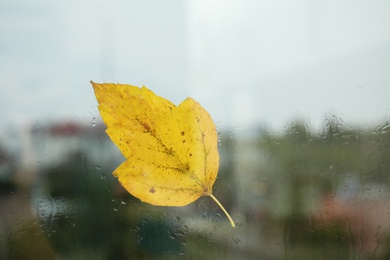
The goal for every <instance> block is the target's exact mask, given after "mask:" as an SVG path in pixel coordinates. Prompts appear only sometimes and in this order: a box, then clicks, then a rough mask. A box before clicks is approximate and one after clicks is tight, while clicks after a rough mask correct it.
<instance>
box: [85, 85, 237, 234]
mask: <svg viewBox="0 0 390 260" xmlns="http://www.w3.org/2000/svg"><path fill="white" fill-rule="evenodd" d="M91 84H92V86H93V88H94V91H95V96H96V99H97V101H98V103H99V111H100V114H101V116H102V118H103V121H104V122H105V124H106V126H107V130H106V132H107V134H108V135H109V136H110V138H111V140H112V141H113V142H114V143H115V144H116V145H117V146H118V148H119V149H120V151H121V152H122V154H123V155H124V156H125V158H126V161H125V162H123V163H122V164H121V165H120V166H119V167H118V168H117V169H116V170H115V171H114V172H113V174H114V176H116V177H117V178H118V180H119V182H120V183H121V184H122V186H123V187H124V188H125V189H126V190H127V191H128V192H130V193H131V194H132V195H133V196H135V197H137V198H139V199H140V200H141V201H143V202H147V203H150V204H153V205H158V206H185V205H187V204H190V203H192V202H194V201H195V200H197V199H198V198H199V197H201V196H210V197H211V198H212V199H213V200H214V201H215V202H216V203H217V204H218V205H219V207H221V209H222V210H223V211H224V213H225V214H226V216H227V217H228V219H229V221H230V223H231V225H232V226H233V227H234V226H235V224H234V222H233V220H232V219H231V217H230V216H229V214H228V213H227V211H226V210H225V209H224V207H223V206H222V205H221V203H220V202H219V201H218V200H217V199H216V198H215V197H214V195H213V194H212V186H213V184H214V182H215V179H216V178H217V174H218V166H219V154H218V149H217V148H218V140H217V138H218V137H217V132H216V128H215V125H214V123H213V121H212V119H211V117H210V115H209V113H208V112H207V111H206V110H205V109H203V108H202V107H201V106H200V104H199V103H198V102H196V101H194V100H193V99H192V98H187V99H186V100H184V101H183V102H182V103H181V104H180V105H178V106H176V105H174V104H173V103H171V102H170V101H169V100H166V99H164V98H162V97H159V96H157V95H156V94H154V93H153V92H152V91H150V90H149V89H147V88H146V87H142V88H139V87H136V86H131V85H125V84H113V83H103V84H98V83H94V82H92V81H91Z"/></svg>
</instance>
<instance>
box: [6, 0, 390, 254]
mask: <svg viewBox="0 0 390 260" xmlns="http://www.w3.org/2000/svg"><path fill="white" fill-rule="evenodd" d="M389 13H390V2H388V1H375V2H372V1H371V2H370V1H341V2H340V1H320V0H318V1H308V0H298V1H294V2H291V1H282V0H278V1H250V0H248V1H237V0H210V1H196V0H189V1H173V0H164V1H161V0H145V1H121V0H115V1H107V0H98V1H92V0H85V1H63V2H57V1H49V0H33V1H23V0H12V1H11V0H3V1H1V2H0V79H1V83H0V90H1V91H0V259H176V258H180V259H210V258H213V259H389V258H390V249H389V248H390V102H389V97H390V73H389V71H390V33H389V30H388V28H389V25H390V17H389V15H388V14H389ZM90 80H93V81H95V82H118V83H128V84H132V85H138V86H142V85H145V86H147V87H148V88H150V89H151V90H153V91H154V92H155V93H156V94H158V95H160V96H163V97H165V98H167V99H169V100H171V101H172V102H174V103H175V104H179V103H180V102H181V101H183V100H184V99H185V98H186V97H187V96H191V97H193V98H194V99H196V100H198V101H199V102H200V104H201V105H202V106H203V107H204V108H205V109H206V110H208V111H209V113H210V114H211V116H212V118H213V119H214V121H215V123H216V126H217V129H218V132H219V136H220V139H219V142H220V143H219V149H220V155H221V163H220V171H219V175H218V179H217V181H216V183H215V185H214V195H215V196H216V197H217V198H218V199H219V200H220V201H221V203H222V204H223V205H224V206H225V207H226V209H227V210H228V211H229V212H230V213H231V215H232V217H233V219H234V220H235V222H236V224H237V227H236V228H235V229H232V228H231V227H230V225H229V222H228V220H227V219H226V217H225V215H224V214H223V212H221V210H220V209H219V208H218V206H217V205H216V204H215V203H214V202H213V201H212V200H211V199H210V198H200V199H199V200H197V201H196V202H195V203H193V204H191V205H188V206H185V207H179V208H176V207H156V206H151V205H148V204H145V203H142V202H140V201H139V200H138V199H136V198H134V197H132V196H131V195H129V194H128V193H127V192H126V191H125V190H124V189H123V188H122V187H121V186H120V184H119V183H118V181H117V180H116V179H115V178H114V177H113V176H112V174H111V173H112V172H113V170H114V169H115V168H116V167H117V166H119V165H120V164H121V163H122V162H123V161H124V158H123V157H122V155H121V153H120V152H119V151H118V149H117V148H116V147H115V145H114V144H113V143H112V142H111V141H110V139H109V138H108V137H107V135H106V134H105V126H104V124H103V123H102V121H101V119H100V115H99V113H98V110H97V103H96V100H95V97H94V94H93V90H92V87H91V86H90V84H89V81H90Z"/></svg>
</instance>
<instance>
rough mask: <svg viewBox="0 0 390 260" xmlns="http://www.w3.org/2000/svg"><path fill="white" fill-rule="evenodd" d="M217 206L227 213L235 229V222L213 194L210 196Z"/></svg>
mask: <svg viewBox="0 0 390 260" xmlns="http://www.w3.org/2000/svg"><path fill="white" fill-rule="evenodd" d="M208 195H209V196H210V197H211V198H212V199H213V200H214V201H215V202H216V203H217V204H218V206H219V207H220V208H221V209H222V211H223V212H224V213H225V215H226V217H227V218H228V219H229V221H230V224H231V225H232V227H233V228H234V227H235V226H236V224H234V221H233V219H232V218H231V217H230V215H229V213H228V212H227V211H226V209H225V208H224V207H223V206H222V204H221V203H220V202H219V200H217V198H216V197H214V195H213V194H211V193H210V194H208Z"/></svg>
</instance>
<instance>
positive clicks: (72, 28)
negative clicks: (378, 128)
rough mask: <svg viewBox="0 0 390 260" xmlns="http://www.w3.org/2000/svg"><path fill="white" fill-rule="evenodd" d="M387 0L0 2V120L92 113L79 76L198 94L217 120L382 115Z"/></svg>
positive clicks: (388, 87)
mask: <svg viewBox="0 0 390 260" xmlns="http://www.w3.org/2000/svg"><path fill="white" fill-rule="evenodd" d="M389 14H390V2H389V1H385V0H383V1H357V0H354V1H311V0H297V1H258V0H257V1H255V0H253V1H250V0H247V1H242V0H208V1H174V0H171V1H163V0H154V1H152V0H144V1H119V0H116V1H111V0H110V1H108V0H99V1H93V0H89V1H75V0H70V1H51V0H35V1H34V0H32V1H23V0H3V1H1V2H0V37H1V38H0V78H1V85H0V88H1V92H0V93H1V94H0V118H1V119H0V120H1V122H0V126H1V127H2V128H3V127H7V126H15V125H21V124H25V123H27V122H42V123H44V122H46V121H48V120H56V121H59V120H63V119H70V120H75V121H79V122H83V123H91V124H92V121H93V118H94V117H96V116H97V115H98V112H97V108H96V101H95V98H94V95H93V91H92V88H91V86H90V85H89V81H90V80H93V81H96V82H101V81H113V82H118V83H128V84H132V85H142V84H144V85H146V86H147V87H148V88H150V89H152V90H153V91H154V92H155V93H157V94H158V95H161V96H163V97H165V98H167V99H170V100H171V101H173V102H174V103H176V104H179V103H180V102H181V101H182V100H184V99H185V98H186V97H187V96H191V97H193V98H195V99H196V100H198V101H199V102H200V103H201V104H202V105H203V106H204V107H205V108H206V109H207V110H208V111H209V112H210V114H211V116H212V117H213V119H214V120H215V121H216V123H217V126H218V127H219V128H223V127H230V126H235V127H237V128H245V127H247V126H252V125H255V124H257V123H265V124H267V125H268V126H269V127H270V128H272V129H280V128H283V126H285V125H286V123H287V122H289V121H291V120H293V119H294V118H297V117H301V118H303V119H305V120H308V121H309V122H311V124H312V125H313V127H316V126H318V125H320V123H321V122H322V121H323V119H324V116H325V115H326V114H328V113H334V114H336V115H338V116H339V117H341V118H342V119H343V120H344V121H345V122H346V123H348V124H360V125H369V124H376V123H379V122H380V121H381V120H382V121H383V120H384V119H385V118H387V119H390V102H389V100H390V73H389V71H390V33H389V25H390V16H389Z"/></svg>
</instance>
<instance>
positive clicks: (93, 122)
mask: <svg viewBox="0 0 390 260" xmlns="http://www.w3.org/2000/svg"><path fill="white" fill-rule="evenodd" d="M92 126H96V117H93V118H92Z"/></svg>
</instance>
